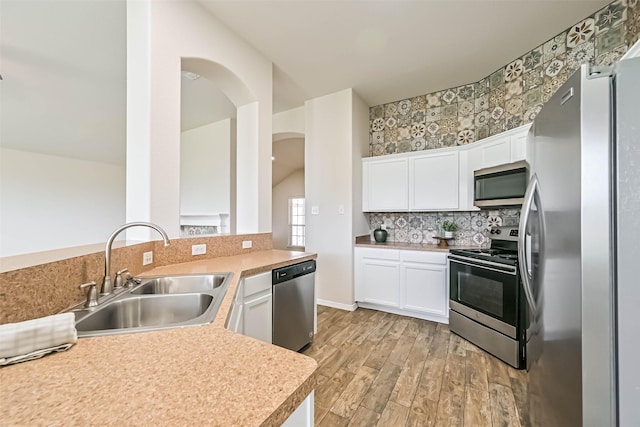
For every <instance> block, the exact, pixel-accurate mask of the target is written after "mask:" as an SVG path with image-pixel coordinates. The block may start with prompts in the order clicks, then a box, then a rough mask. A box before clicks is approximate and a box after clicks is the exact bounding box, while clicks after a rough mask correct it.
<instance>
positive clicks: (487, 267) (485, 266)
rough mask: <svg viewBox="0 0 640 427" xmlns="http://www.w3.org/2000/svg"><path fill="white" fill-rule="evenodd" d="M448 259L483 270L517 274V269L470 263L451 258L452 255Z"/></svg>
mask: <svg viewBox="0 0 640 427" xmlns="http://www.w3.org/2000/svg"><path fill="white" fill-rule="evenodd" d="M449 261H451V262H455V263H456V264H464V265H469V266H471V267H478V268H482V269H484V270H491V271H497V272H498V273H504V274H509V275H511V276H515V275H517V274H518V271H517V270H515V269H514V270H499V269H497V268H492V267H489V266H487V265H486V264H472V263H470V262H464V261H461V260H459V259H458V258H453V257H449Z"/></svg>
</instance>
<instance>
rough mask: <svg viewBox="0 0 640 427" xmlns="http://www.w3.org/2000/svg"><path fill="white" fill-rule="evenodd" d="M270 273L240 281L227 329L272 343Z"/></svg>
mask: <svg viewBox="0 0 640 427" xmlns="http://www.w3.org/2000/svg"><path fill="white" fill-rule="evenodd" d="M271 289H272V286H271V272H270V271H269V272H266V273H262V274H257V275H255V276H249V277H245V278H243V279H240V283H239V284H238V289H237V291H236V296H235V298H234V302H233V306H232V307H231V314H230V316H229V320H228V322H227V328H228V329H230V330H232V331H234V332H238V333H240V334H243V335H247V336H249V337H252V338H256V339H259V340H262V341H264V342H268V343H269V344H271V343H272V328H273V295H272V290H271Z"/></svg>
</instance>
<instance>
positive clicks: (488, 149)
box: [471, 136, 511, 168]
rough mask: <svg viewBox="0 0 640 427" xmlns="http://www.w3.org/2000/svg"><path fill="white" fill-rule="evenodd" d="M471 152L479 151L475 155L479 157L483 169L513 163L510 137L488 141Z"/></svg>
mask: <svg viewBox="0 0 640 427" xmlns="http://www.w3.org/2000/svg"><path fill="white" fill-rule="evenodd" d="M471 150H472V151H477V154H475V153H474V154H475V155H477V156H478V157H479V159H480V167H481V168H490V167H492V166H498V165H502V164H505V163H511V139H510V138H509V137H508V136H502V137H500V138H497V139H495V140H492V141H487V142H485V143H484V144H481V145H478V147H476V148H472V149H471Z"/></svg>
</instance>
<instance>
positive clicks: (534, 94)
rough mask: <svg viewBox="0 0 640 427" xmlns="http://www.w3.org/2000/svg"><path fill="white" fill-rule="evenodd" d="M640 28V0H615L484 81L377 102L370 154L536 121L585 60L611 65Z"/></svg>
mask: <svg viewBox="0 0 640 427" xmlns="http://www.w3.org/2000/svg"><path fill="white" fill-rule="evenodd" d="M639 36H640V0H616V1H614V2H612V3H610V4H609V5H607V6H605V7H604V8H602V9H601V10H599V11H598V12H596V13H594V14H593V15H591V16H589V17H587V18H586V19H584V20H582V21H580V22H578V23H577V24H575V25H573V26H571V27H570V28H568V29H567V30H565V31H563V32H562V33H560V34H558V35H557V36H555V37H553V38H552V39H550V40H548V41H547V42H545V43H543V44H541V45H540V46H538V47H536V48H535V49H532V50H531V51H529V52H527V53H525V54H524V55H522V56H521V57H520V58H517V59H515V60H514V61H512V62H511V63H509V64H507V65H505V66H504V67H501V68H499V69H498V70H496V71H495V72H494V73H492V74H491V75H489V76H487V77H485V78H483V79H482V80H480V81H478V82H474V83H468V84H465V85H462V86H459V87H454V88H450V89H444V90H442V91H439V92H435V93H429V94H426V95H419V96H416V97H414V98H410V99H403V100H401V101H397V102H391V103H388V104H384V105H376V106H374V107H371V108H370V110H369V116H370V147H369V149H370V155H371V156H381V155H384V154H394V153H404V152H408V151H420V150H428V149H432V148H441V147H451V146H456V145H464V144H468V143H470V142H473V141H477V140H480V139H484V138H486V137H488V136H491V135H496V134H498V133H501V132H504V131H505V130H509V129H513V128H516V127H518V126H521V125H523V124H526V123H530V122H532V121H533V119H534V118H535V116H536V114H538V112H539V111H540V109H541V108H542V105H543V103H544V102H546V101H547V100H549V98H550V97H551V96H552V95H553V94H554V93H555V91H556V90H557V89H558V87H559V86H560V85H562V84H563V83H564V82H565V81H566V80H567V78H568V77H569V76H570V75H571V73H572V72H573V71H575V70H576V69H577V68H579V67H580V65H581V64H585V63H591V64H598V65H611V64H613V63H614V62H615V61H617V60H618V59H620V57H621V56H622V55H624V53H625V52H626V51H627V49H629V47H631V46H632V45H633V44H634V43H635V42H636V41H637V40H638V37H639ZM496 48H498V47H496Z"/></svg>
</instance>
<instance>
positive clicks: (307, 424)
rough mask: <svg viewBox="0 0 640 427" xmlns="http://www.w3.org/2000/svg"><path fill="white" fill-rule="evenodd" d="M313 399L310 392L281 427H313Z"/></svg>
mask: <svg viewBox="0 0 640 427" xmlns="http://www.w3.org/2000/svg"><path fill="white" fill-rule="evenodd" d="M313 397H314V392H313V391H312V392H311V393H309V395H308V396H307V398H306V399H304V400H303V401H302V403H301V404H300V406H298V408H297V409H296V410H295V411H294V412H293V414H291V415H289V418H287V419H286V420H285V422H284V424H282V427H313V413H314V404H313Z"/></svg>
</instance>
